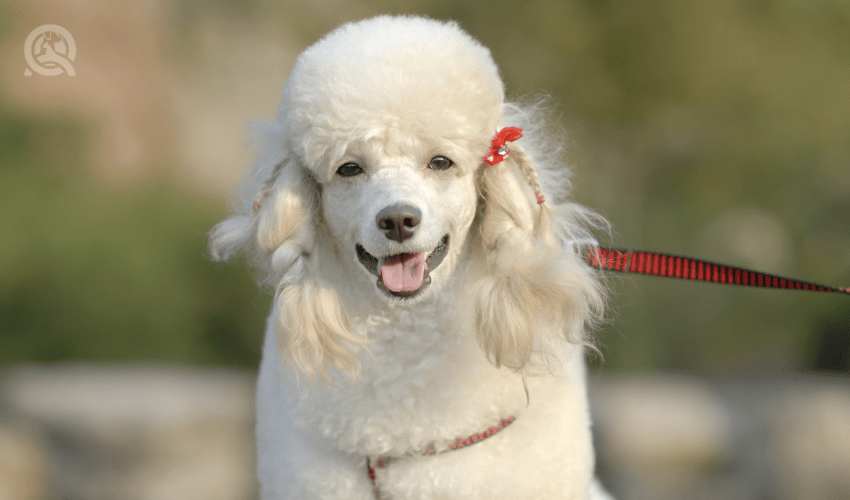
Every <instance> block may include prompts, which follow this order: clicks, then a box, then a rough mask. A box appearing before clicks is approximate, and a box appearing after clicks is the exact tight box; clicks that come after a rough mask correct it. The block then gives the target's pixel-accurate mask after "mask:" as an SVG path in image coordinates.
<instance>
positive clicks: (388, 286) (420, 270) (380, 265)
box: [357, 234, 449, 298]
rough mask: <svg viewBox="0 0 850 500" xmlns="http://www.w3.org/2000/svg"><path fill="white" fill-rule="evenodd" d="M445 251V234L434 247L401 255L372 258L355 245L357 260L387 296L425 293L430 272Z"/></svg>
mask: <svg viewBox="0 0 850 500" xmlns="http://www.w3.org/2000/svg"><path fill="white" fill-rule="evenodd" d="M448 250H449V235H448V234H447V235H445V236H443V239H442V240H440V243H439V244H437V247H436V248H434V250H432V251H431V253H429V254H427V255H426V254H425V252H417V253H401V254H396V255H388V256H385V257H381V258H378V257H375V256H374V255H372V254H370V253H369V252H367V251H366V249H365V248H363V247H362V246H361V245H359V244H358V245H357V259H358V260H359V261H360V263H361V264H362V265H363V267H365V268H366V270H368V271H369V272H370V273H372V274H374V275H375V276H377V277H378V280H377V282H376V286H377V287H378V288H379V289H380V290H381V291H383V292H384V293H386V294H387V295H389V296H391V297H399V298H410V297H415V296H417V295H419V294H420V293H422V292H423V291H425V289H427V288H428V285H430V284H431V276H430V274H429V273H430V272H431V271H433V270H434V269H436V268H437V266H439V265H440V263H441V262H443V259H444V258H445V257H446V254H447V253H448Z"/></svg>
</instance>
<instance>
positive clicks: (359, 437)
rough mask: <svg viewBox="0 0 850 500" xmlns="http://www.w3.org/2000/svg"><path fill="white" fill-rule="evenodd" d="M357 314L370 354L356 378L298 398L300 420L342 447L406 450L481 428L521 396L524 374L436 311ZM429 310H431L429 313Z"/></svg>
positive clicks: (517, 405)
mask: <svg viewBox="0 0 850 500" xmlns="http://www.w3.org/2000/svg"><path fill="white" fill-rule="evenodd" d="M396 312H397V313H399V314H396V315H395V316H393V317H392V318H388V317H386V316H377V315H373V316H367V317H363V318H358V317H354V318H353V323H354V326H355V328H357V327H364V326H365V327H366V328H367V330H368V331H367V335H368V338H370V339H371V340H372V342H371V343H370V349H371V351H372V356H369V355H364V356H362V358H361V361H362V363H363V369H362V373H361V375H360V379H359V382H358V383H357V384H356V385H354V386H352V385H350V384H347V383H345V382H343V383H342V384H340V385H338V386H337V387H332V388H326V387H316V388H314V389H313V390H312V391H311V392H309V393H307V394H304V395H303V397H302V398H300V399H299V401H298V403H297V407H296V415H297V423H298V425H299V427H302V429H304V430H308V431H310V432H314V433H318V434H320V435H322V436H323V437H325V438H326V439H329V440H331V441H332V442H334V444H335V446H336V447H339V448H340V449H342V450H343V451H346V452H349V453H354V454H360V455H404V454H407V453H416V452H418V451H420V450H423V449H426V448H427V446H430V445H432V444H434V443H444V442H445V443H448V442H451V441H453V440H455V439H457V437H458V436H463V435H469V434H472V433H474V432H478V430H479V429H480V428H482V425H484V426H488V425H489V423H490V422H495V421H498V420H499V419H501V418H505V417H506V416H508V415H510V414H514V413H515V412H516V411H518V410H520V409H521V408H522V407H523V405H524V404H525V396H524V391H523V387H522V381H521V379H520V378H519V377H518V376H517V375H516V374H515V373H513V372H511V371H509V370H499V369H496V368H494V367H493V366H492V365H490V364H489V363H488V362H487V361H486V360H485V359H484V357H483V355H482V354H481V351H480V349H479V348H478V345H477V343H476V341H475V339H474V337H473V336H472V335H471V333H470V334H469V335H465V334H464V332H463V331H460V330H459V329H458V326H459V325H450V324H446V323H445V322H441V321H440V320H439V319H438V318H440V317H445V316H440V315H437V314H435V312H434V311H419V312H421V313H423V314H421V315H414V314H412V313H409V312H399V311H396ZM428 313H430V314H428Z"/></svg>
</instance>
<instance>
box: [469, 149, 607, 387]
mask: <svg viewBox="0 0 850 500" xmlns="http://www.w3.org/2000/svg"><path fill="white" fill-rule="evenodd" d="M511 150H512V151H511V155H510V157H509V158H508V159H507V160H506V161H503V162H502V163H500V164H497V165H493V166H488V165H485V166H483V167H482V168H483V171H482V173H481V190H482V197H483V200H484V205H483V217H482V221H481V236H482V238H481V241H482V243H483V245H484V252H485V253H486V256H487V272H486V274H485V276H484V277H483V278H482V279H480V280H479V281H478V282H477V283H476V288H475V290H474V293H473V300H474V312H475V322H476V335H477V339H478V343H479V345H480V346H481V348H482V349H483V351H484V353H485V355H486V356H487V358H488V359H489V360H490V361H491V362H492V363H493V364H494V365H496V366H503V365H504V366H507V367H509V368H511V369H514V370H517V371H521V370H523V369H524V368H525V367H526V366H527V365H528V364H529V363H530V362H532V361H533V356H534V354H535V352H539V351H545V350H546V349H543V348H542V343H544V342H547V341H548V340H551V337H552V336H553V335H555V336H558V337H561V338H563V339H566V340H568V341H570V342H577V343H585V341H584V333H583V332H584V328H585V324H586V323H588V322H592V321H593V320H594V318H596V317H598V315H599V314H601V310H602V303H603V298H602V291H601V287H600V286H599V284H598V280H597V279H596V278H595V277H594V275H593V271H592V270H591V269H590V268H589V267H588V266H585V265H583V263H582V262H580V260H579V259H578V258H577V256H576V255H574V254H570V253H565V252H564V251H563V250H562V249H561V248H560V247H559V245H558V243H557V242H558V240H560V239H561V235H560V234H559V232H562V231H563V227H564V226H565V225H566V226H569V225H570V224H576V223H577V222H576V221H572V222H570V221H569V220H568V219H569V214H567V213H565V212H564V211H562V210H561V209H562V208H563V209H566V208H567V207H551V208H550V207H549V204H548V203H541V202H542V201H543V200H542V196H543V193H540V192H536V193H535V192H534V191H535V190H537V189H538V188H539V180H538V178H537V172H536V168H535V163H534V160H533V159H532V157H531V156H530V155H529V154H528V153H526V151H525V150H523V149H522V148H521V147H519V146H518V145H516V144H514V145H512V146H511ZM530 186H532V187H530ZM553 212H554V213H553ZM565 221H566V222H565ZM547 336H548V337H550V338H548V339H547ZM531 364H532V365H533V364H534V363H531Z"/></svg>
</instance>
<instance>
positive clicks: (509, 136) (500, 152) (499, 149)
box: [482, 127, 522, 165]
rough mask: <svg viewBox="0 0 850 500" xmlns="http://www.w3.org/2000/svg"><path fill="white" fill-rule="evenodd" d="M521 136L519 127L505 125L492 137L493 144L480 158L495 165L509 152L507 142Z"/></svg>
mask: <svg viewBox="0 0 850 500" xmlns="http://www.w3.org/2000/svg"><path fill="white" fill-rule="evenodd" d="M520 137H522V129H521V128H519V127H505V128H503V129H502V130H500V131H498V132H497V133H496V136H495V137H493V145H492V146H490V151H489V152H488V153H487V154H486V155H485V156H484V158H482V159H483V160H484V162H485V163H487V164H488V165H495V164H497V163H499V162H500V161H502V160H504V159H505V158H507V157H508V155H509V154H510V153H511V150H510V149H508V143H509V142H514V141H516V140H518V139H519V138H520Z"/></svg>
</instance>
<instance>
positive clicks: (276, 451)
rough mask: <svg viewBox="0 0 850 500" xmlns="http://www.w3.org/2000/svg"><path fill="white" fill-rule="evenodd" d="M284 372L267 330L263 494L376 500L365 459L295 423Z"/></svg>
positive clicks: (260, 389) (261, 402)
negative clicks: (309, 435)
mask: <svg viewBox="0 0 850 500" xmlns="http://www.w3.org/2000/svg"><path fill="white" fill-rule="evenodd" d="M272 323H273V322H272ZM280 376H281V366H280V354H279V351H278V347H277V342H276V341H275V338H274V332H273V330H269V331H267V332H266V340H265V345H264V348H263V361H262V363H261V365H260V376H259V380H258V386H257V456H258V460H257V474H258V476H259V479H260V498H261V499H262V500H290V499H291V500H296V499H297V500H325V499H328V500H329V499H341V498H345V499H350V500H374V498H375V494H374V491H373V489H372V484H371V482H370V481H369V477H368V474H367V472H366V459H365V457H355V456H351V455H346V454H344V453H342V452H340V451H339V450H335V449H333V448H332V447H330V446H327V445H326V444H324V443H322V442H321V441H320V440H317V439H316V438H314V437H312V436H311V437H308V436H306V435H305V434H304V433H303V432H301V430H300V429H298V428H297V427H296V425H295V423H294V415H293V411H292V407H293V402H292V401H291V399H290V393H289V392H288V391H289V389H288V388H286V387H284V386H283V385H282V384H281V378H280Z"/></svg>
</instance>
